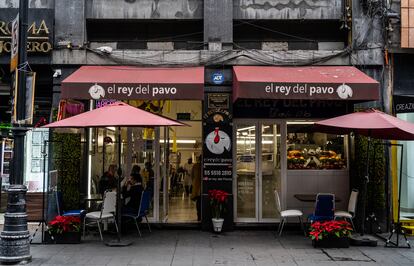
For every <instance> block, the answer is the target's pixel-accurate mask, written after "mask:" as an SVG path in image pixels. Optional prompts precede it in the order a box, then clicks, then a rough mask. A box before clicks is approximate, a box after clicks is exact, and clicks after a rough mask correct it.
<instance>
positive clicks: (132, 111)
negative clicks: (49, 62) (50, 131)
mask: <svg viewBox="0 0 414 266" xmlns="http://www.w3.org/2000/svg"><path fill="white" fill-rule="evenodd" d="M184 125H185V124H183V123H180V122H178V121H175V120H173V119H169V118H166V117H163V116H160V115H156V114H153V113H150V112H147V111H144V110H141V109H138V108H136V107H133V106H131V105H128V104H126V103H123V102H115V103H113V104H110V105H107V106H104V107H101V108H98V109H94V110H92V111H88V112H85V113H81V114H79V115H76V116H72V117H69V118H66V119H63V120H60V121H57V122H54V123H51V124H48V125H45V126H43V127H46V128H85V127H109V126H114V127H139V126H146V127H152V126H184Z"/></svg>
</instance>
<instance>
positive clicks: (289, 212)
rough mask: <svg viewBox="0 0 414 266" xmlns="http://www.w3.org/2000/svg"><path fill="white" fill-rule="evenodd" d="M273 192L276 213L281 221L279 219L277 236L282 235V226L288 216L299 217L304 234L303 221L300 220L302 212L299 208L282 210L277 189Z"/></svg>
mask: <svg viewBox="0 0 414 266" xmlns="http://www.w3.org/2000/svg"><path fill="white" fill-rule="evenodd" d="M274 193H275V201H276V210H277V213H278V214H279V215H280V217H281V221H280V223H279V227H278V229H277V233H278V234H279V236H281V235H282V231H283V227H284V226H285V223H286V220H287V218H289V217H297V218H299V222H300V226H301V228H302V230H303V233H304V234H305V236H306V231H305V227H304V226H303V221H302V216H303V213H302V212H301V211H300V210H284V211H282V207H281V204H280V197H279V192H277V190H275V191H274Z"/></svg>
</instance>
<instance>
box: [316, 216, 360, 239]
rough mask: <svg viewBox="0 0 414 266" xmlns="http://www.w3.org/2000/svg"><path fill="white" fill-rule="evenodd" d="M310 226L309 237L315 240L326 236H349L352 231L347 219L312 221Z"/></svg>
mask: <svg viewBox="0 0 414 266" xmlns="http://www.w3.org/2000/svg"><path fill="white" fill-rule="evenodd" d="M310 227H311V230H310V232H309V237H310V238H311V239H312V240H316V241H318V240H321V239H323V238H325V237H328V236H334V237H349V236H351V232H352V231H353V230H352V226H351V224H350V223H349V222H347V221H335V220H333V221H325V222H314V223H313V224H311V226H310Z"/></svg>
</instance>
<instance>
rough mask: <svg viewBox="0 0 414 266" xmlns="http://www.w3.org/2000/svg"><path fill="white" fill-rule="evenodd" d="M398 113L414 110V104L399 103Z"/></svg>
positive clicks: (396, 107)
mask: <svg viewBox="0 0 414 266" xmlns="http://www.w3.org/2000/svg"><path fill="white" fill-rule="evenodd" d="M395 109H396V111H408V110H410V111H411V110H414V103H399V104H397V105H396V106H395Z"/></svg>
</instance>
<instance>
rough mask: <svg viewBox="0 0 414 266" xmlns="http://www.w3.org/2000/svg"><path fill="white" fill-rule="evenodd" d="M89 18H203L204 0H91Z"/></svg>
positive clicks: (87, 11) (88, 4)
mask: <svg viewBox="0 0 414 266" xmlns="http://www.w3.org/2000/svg"><path fill="white" fill-rule="evenodd" d="M86 17H87V18H88V19H202V18H203V1H202V0H174V1H171V0H138V1H137V0H91V1H87V9H86Z"/></svg>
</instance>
